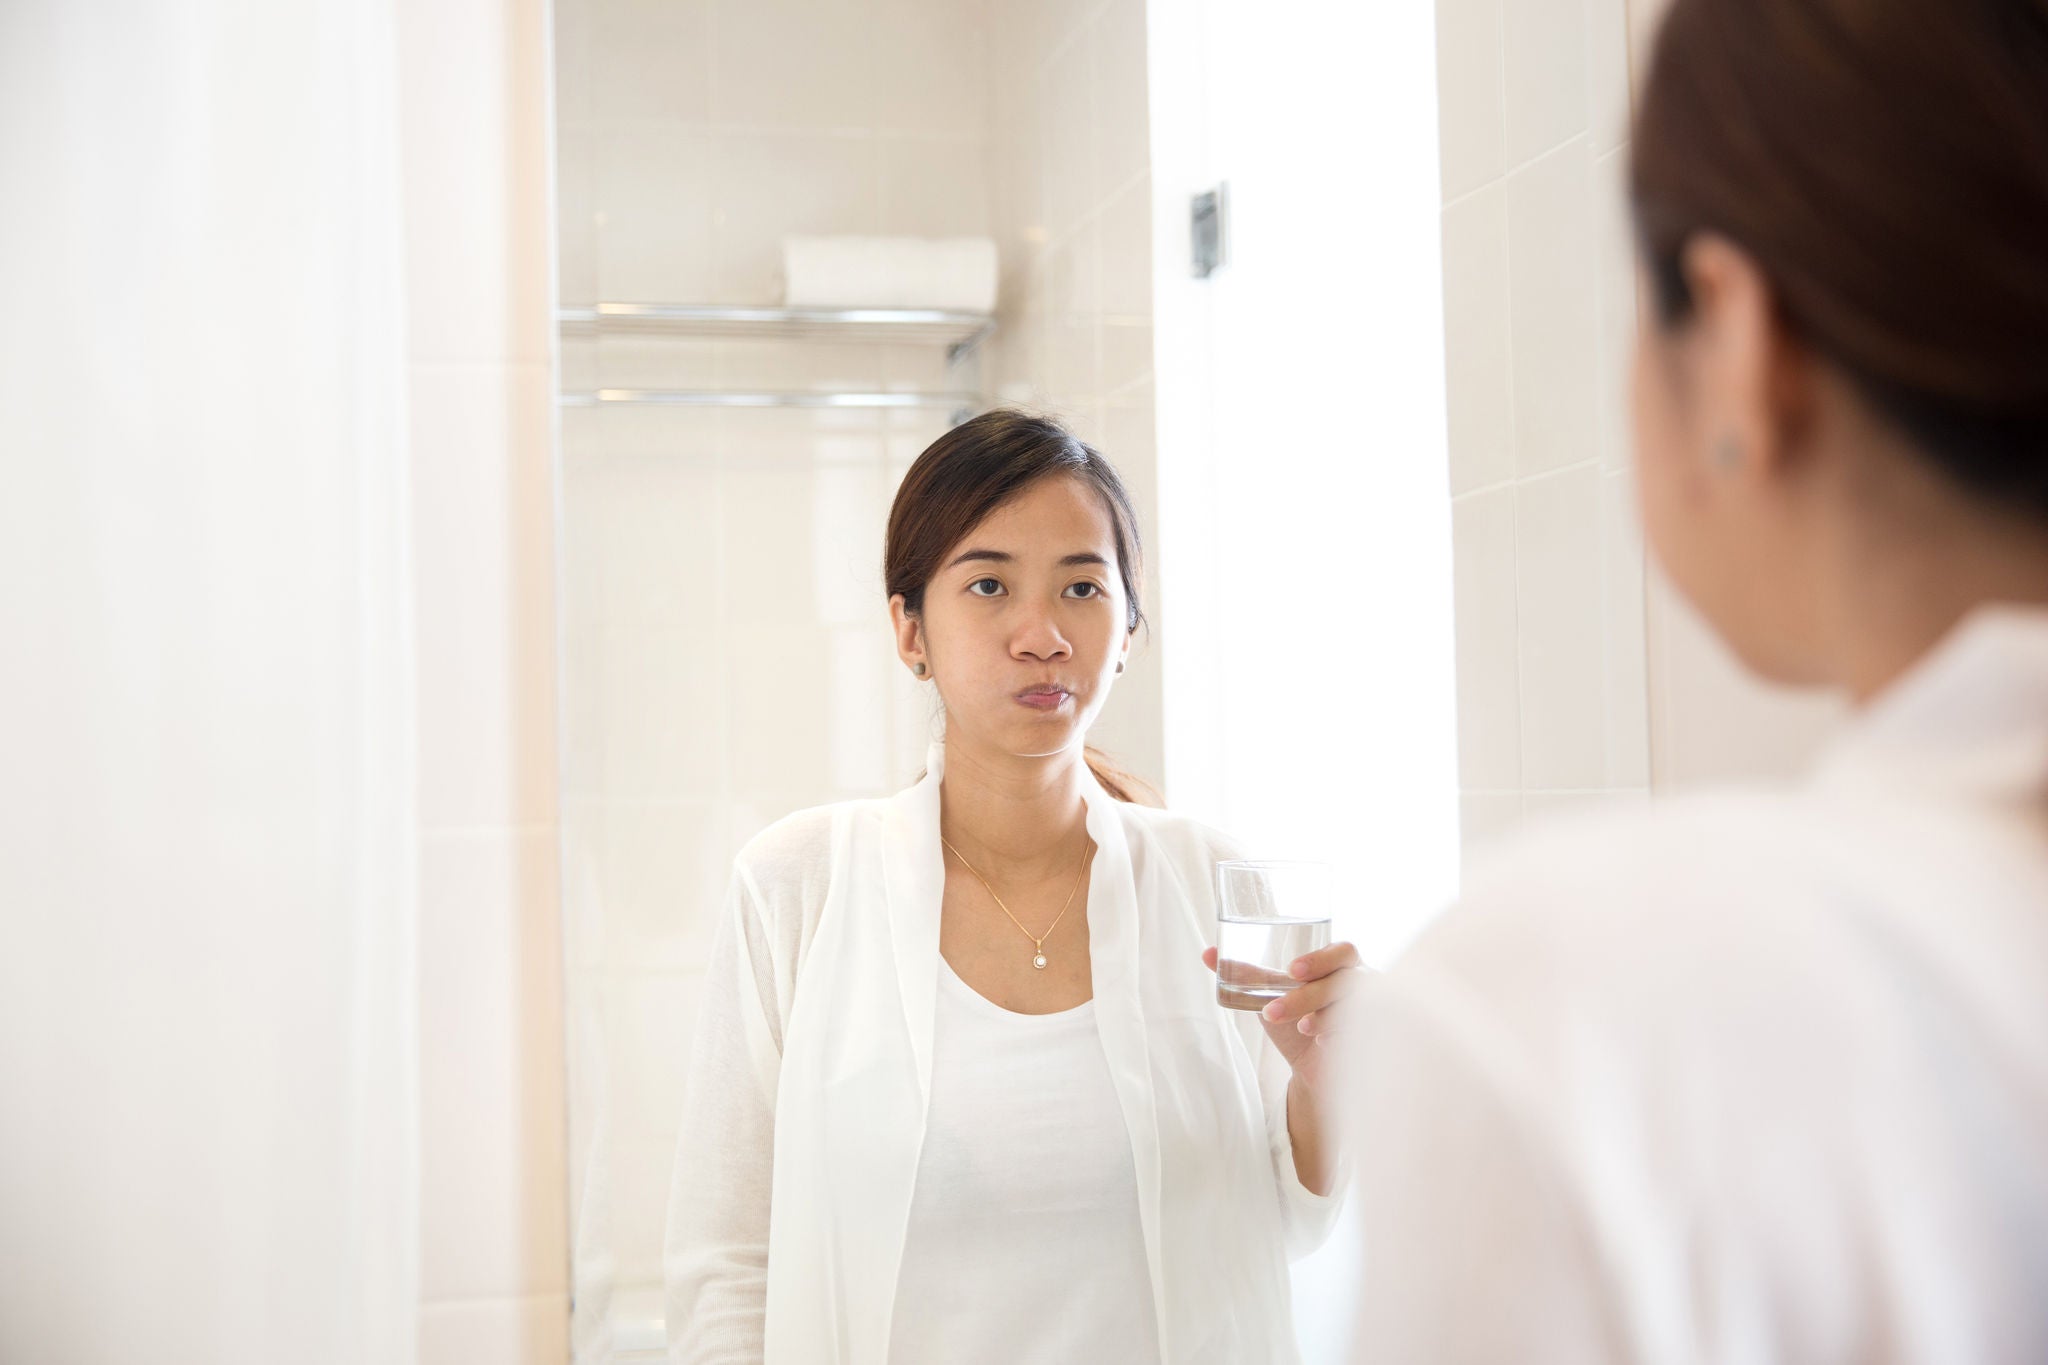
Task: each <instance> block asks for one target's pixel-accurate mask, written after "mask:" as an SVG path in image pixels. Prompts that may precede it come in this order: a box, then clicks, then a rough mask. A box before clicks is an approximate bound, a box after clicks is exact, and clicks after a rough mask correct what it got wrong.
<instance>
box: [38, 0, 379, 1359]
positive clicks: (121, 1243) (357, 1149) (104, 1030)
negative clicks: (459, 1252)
mask: <svg viewBox="0 0 2048 1365" xmlns="http://www.w3.org/2000/svg"><path fill="white" fill-rule="evenodd" d="M392 48H393V43H392V10H391V6H390V4H389V3H388V2H387V3H371V2H369V0H246V3H241V4H225V3H205V0H186V2H184V3H178V2H177V0H144V2H142V3H128V4H120V3H104V4H78V3H74V0H5V3H0V206H4V207H0V917H4V922H0V935H4V936H0V1105H4V1117H0V1360H5V1361H10V1362H11V1361H21V1362H31V1361H33V1362H39V1363H46V1365H97V1363H98V1362H116V1361H119V1362H140V1361H149V1362H151V1363H152V1365H183V1363H184V1362H193V1363H194V1365H198V1363H199V1362H206V1365H222V1363H226V1362H251V1365H254V1362H259V1361H260V1362H266V1365H267V1363H268V1362H275V1361H285V1360H289V1361H293V1362H299V1363H301V1365H305V1363H308V1362H311V1363H315V1365H318V1363H321V1362H343V1361H347V1362H369V1361H376V1362H408V1361H411V1360H412V1359H413V1358H414V1351H415V1346H414V1342H415V1327H414V1319H415V1304H416V1301H417V1297H418V1295H417V1285H416V1280H417V1271H416V1265H415V1263H416V1252H415V1250H414V1245H415V1243H416V1240H417V1235H416V1222H417V1213H416V1198H415V1185H416V1182H417V1177H416V1174H415V1165H416V1163H415V1157H414V1144H415V1140H416V1139H415V1131H416V1126H417V1125H416V1120H415V1108H416V1107H415V1102H414V1097H413V1091H414V1084H413V1071H414V1066H415V1062H414V1058H415V1056H416V1053H417V1048H416V1038H415V1033H416V1029H415V1021H414V1015H415V1007H414V990H413V965H412V955H413V944H414V926H413V918H414V915H413V898H414V875H413V868H414V851H413V828H414V820H413V776H412V771H411V765H412V753H413V744H412V735H411V727H412V714H413V707H412V660H411V657H410V648H411V645H410V641H411V629H410V623H409V618H408V612H409V606H408V602H409V597H410V565H409V556H408V549H407V536H408V510H407V493H406V463H405V454H406V452H405V443H404V429H405V427H404V412H405V409H404V397H405V395H404V390H403V375H404V352H403V337H402V325H403V320H404V319H403V312H402V300H401V297H400V292H399V290H400V280H401V269H400V266H401V256H400V238H399V219H398V214H397V207H398V202H397V195H398V165H397V148H396V145H395V126H396V118H395V116H396V94H395V81H394V65H395V63H394V57H393V50H392Z"/></svg>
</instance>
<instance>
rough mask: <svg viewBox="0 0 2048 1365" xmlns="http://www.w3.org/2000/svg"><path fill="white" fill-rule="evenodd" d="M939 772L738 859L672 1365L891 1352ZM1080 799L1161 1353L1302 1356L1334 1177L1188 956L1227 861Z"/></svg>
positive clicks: (675, 1309)
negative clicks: (1293, 1133)
mask: <svg viewBox="0 0 2048 1365" xmlns="http://www.w3.org/2000/svg"><path fill="white" fill-rule="evenodd" d="M943 771H944V749H943V746H941V745H937V744H934V745H933V746H932V749H931V752H930V755H929V759H928V765H927V772H926V775H925V777H924V779H923V780H922V781H921V782H919V783H918V784H917V785H916V786H914V787H911V788H910V789H908V790H906V791H904V792H902V793H900V794H898V795H896V796H894V797H888V798H880V799H875V800H866V801H847V802H842V803H839V804H836V805H830V806H821V807H817V808H814V809H811V810H805V811H799V812H798V813H796V814H794V815H791V816H789V817H787V818H786V819H784V820H781V821H779V822H778V823H776V824H775V825H772V826H770V827H769V828H768V829H767V830H764V831H763V832H762V833H761V834H760V835H758V836H756V837H755V838H754V840H753V841H752V842H750V843H749V844H748V845H747V846H746V848H745V849H743V850H742V851H741V853H740V855H739V857H738V859H737V860H736V861H735V864H734V868H733V877H732V884H731V888H730V891H729V892H728V895H727V900H726V905H725V910H724V913H723V915H722V917H721V920H720V923H719V925H718V929H717V933H716V937H715V940H714V943H713V946H712V952H711V960H710V964H709V972H708V975H707V981H706V986H705V994H706V998H705V1001H704V1008H703V1012H702V1016H701V1019H700V1023H699V1027H698V1030H697V1035H696V1041H695V1047H694V1050H693V1053H692V1056H691V1058H690V1069H689V1078H688V1083H687V1086H686V1097H685V1105H684V1118H683V1127H682V1133H681V1138H680V1141H679V1143H678V1146H677V1152H676V1166H675V1181H674V1185H673V1188H672V1191H671V1195H670V1202H669V1214H668V1233H667V1243H666V1250H665V1256H664V1268H665V1279H666V1282H667V1294H666V1306H667V1331H668V1341H669V1354H670V1358H671V1360H672V1361H675V1362H678V1363H679V1365H680V1363H681V1362H688V1363H689V1365H703V1363H704V1362H738V1361H748V1362H756V1361H765V1362H769V1365H828V1363H829V1362H840V1363H842V1365H882V1362H884V1361H885V1360H886V1358H887V1355H888V1346H889V1332H890V1314H891V1310H892V1307H893V1305H894V1303H895V1299H896V1278H897V1270H898V1267H899V1265H900V1263H901V1259H902V1254H903V1237H904V1228H905V1224H906V1220H907V1218H908V1215H909V1211H910V1203H911V1194H912V1189H913V1185H914V1182H915V1179H916V1174H917V1168H918V1158H919V1147H920V1143H921V1141H922V1139H923V1132H924V1123H925V1112H926V1105H927V1102H928V1100H929V1096H930V1082H931V1064H932V1018H933V1002H934V993H935V991H936V989H937V984H938V962H939V903H940V897H941V893H942V891H943V889H944V885H945V867H944V863H943V862H942V860H941V850H940V846H939V839H938V834H939V781H940V776H941V774H942V773H943ZM1084 795H1085V798H1086V802H1087V826H1088V833H1089V836H1090V837H1091V838H1092V839H1093V840H1094V842H1095V844H1096V847H1097V852H1096V855H1095V863H1094V871H1093V874H1092V877H1091V880H1090V884H1089V897H1088V929H1089V960H1090V965H1091V968H1092V970H1093V982H1094V1000H1095V1019H1096V1026H1097V1028H1098V1029H1099V1031H1100V1033H1101V1038H1102V1048H1103V1052H1104V1054H1105V1055H1106V1056H1107V1058H1108V1061H1109V1069H1110V1073H1111V1076H1112V1078H1113V1081H1114V1083H1115V1087H1116V1091H1117V1095H1118V1098H1119V1100H1120V1102H1121V1106H1122V1110H1123V1116H1124V1122H1125V1124H1126V1126H1127V1127H1128V1129H1129V1132H1130V1140H1131V1153H1132V1157H1133V1160H1134V1164H1135V1166H1136V1169H1137V1176H1138V1212H1139V1218H1140V1222H1141V1224H1142V1233H1143V1237H1144V1242H1145V1248H1146V1252H1147V1260H1148V1263H1149V1268H1150V1272H1151V1288H1152V1293H1151V1300H1152V1302H1151V1303H1150V1304H1147V1305H1144V1308H1145V1310H1146V1311H1151V1312H1153V1313H1155V1314H1156V1317H1157V1322H1158V1336H1159V1341H1160V1345H1161V1355H1162V1359H1163V1360H1164V1361H1166V1362H1168V1363H1169V1365H1195V1363H1196V1362H1216V1365H1260V1362H1289V1361H1294V1360H1296V1359H1297V1354H1296V1349H1295V1344H1294V1331H1293V1325H1292V1320H1291V1313H1290V1300H1289V1284H1288V1270H1287V1262H1288V1260H1289V1259H1291V1258H1294V1257H1299V1256H1301V1255H1303V1254H1305V1253H1306V1252H1308V1251H1310V1250H1313V1249H1314V1248H1315V1247H1316V1246H1317V1245H1319V1244H1320V1243H1321V1242H1322V1240H1323V1239H1324V1237H1325V1236H1326V1235H1327V1234H1328V1232H1329V1229H1330V1226H1331V1223H1332V1222H1333V1220H1334V1218H1335V1215H1336V1211H1337V1205H1338V1203H1339V1200H1340V1195H1341V1189H1342V1186H1341V1184H1340V1185H1339V1187H1338V1192H1337V1193H1332V1194H1330V1195H1317V1194H1314V1193H1312V1192H1311V1191H1309V1190H1308V1189H1307V1188H1306V1187H1304V1186H1303V1185H1302V1184H1301V1182H1300V1180H1299V1179H1298V1177H1297V1176H1296V1174H1295V1170H1294V1155H1293V1145H1292V1142H1291V1140H1290V1138H1289V1136H1288V1132H1287V1116H1286V1096H1287V1081H1288V1068H1287V1064H1286V1061H1285V1060H1284V1059H1283V1058H1282V1057H1281V1056H1280V1054H1279V1052H1278V1051H1277V1050H1276V1049H1275V1048H1273V1047H1272V1046H1271V1044H1270V1043H1269V1042H1268V1041H1267V1040H1266V1038H1265V1036H1264V1029H1263V1027H1262V1025H1261V1024H1260V1022H1259V1020H1258V1017H1257V1016H1256V1015H1254V1014H1250V1013H1245V1012H1240V1011H1234V1010H1225V1009H1222V1008H1221V1007H1219V1006H1218V1005H1217V1004H1216V999H1215V984H1214V978H1213V976H1212V975H1211V974H1210V973H1209V972H1208V970H1206V969H1205V968H1204V967H1203V966H1202V963H1201V952H1202V949H1203V948H1204V947H1205V946H1206V945H1209V944H1212V943H1214V942H1215V922H1216V906H1215V896H1214V892H1213V889H1212V887H1213V881H1212V876H1211V869H1212V865H1213V864H1214V863H1215V862H1216V861H1217V860H1218V859H1222V858H1229V857H1233V856H1237V855H1236V853H1235V850H1233V849H1232V848H1231V847H1230V846H1229V844H1228V843H1227V842H1226V841H1225V840H1224V839H1223V838H1222V837H1221V836H1219V835H1217V834H1216V833H1214V832H1213V831H1211V830H1209V829H1206V828H1204V827H1203V826H1201V825H1199V824H1197V823H1195V822H1194V821H1191V820H1187V819H1184V818H1181V817H1179V816H1175V815H1172V814H1169V813H1167V812H1165V811H1160V810H1156V809H1152V808H1148V807H1144V806H1136V805H1131V804H1129V803H1126V802H1121V801H1117V800H1116V799H1114V798H1113V797H1111V796H1110V795H1109V794H1108V793H1107V792H1105V791H1104V790H1103V789H1102V787H1101V785H1100V784H1099V783H1097V782H1096V781H1095V780H1094V778H1093V776H1092V775H1090V776H1088V777H1087V778H1086V780H1085V782H1084ZM1341 1179H1342V1167H1341V1166H1340V1181H1341ZM1075 1250H1076V1253H1077V1255H1085V1252H1086V1248H1085V1247H1077V1248H1075ZM1047 1311H1048V1312H1057V1311H1058V1306H1057V1305H1055V1304H1048V1305H1047Z"/></svg>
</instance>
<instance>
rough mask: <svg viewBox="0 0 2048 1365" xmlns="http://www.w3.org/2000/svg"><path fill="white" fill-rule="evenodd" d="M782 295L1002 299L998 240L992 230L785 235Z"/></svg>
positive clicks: (818, 304)
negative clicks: (974, 233) (984, 233)
mask: <svg viewBox="0 0 2048 1365" xmlns="http://www.w3.org/2000/svg"><path fill="white" fill-rule="evenodd" d="M782 277H783V302H784V303H785V304H786V305H787V306H789V307H791V308H938V309H944V310H946V311H948V312H961V313H989V312H993V311H994V310H995V306H996V244H995V243H994V242H993V241H991V240H989V239H988V238H986V237H785V238H783V240H782Z"/></svg>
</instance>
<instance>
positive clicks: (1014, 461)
mask: <svg viewBox="0 0 2048 1365" xmlns="http://www.w3.org/2000/svg"><path fill="white" fill-rule="evenodd" d="M1058 475H1065V476H1068V477H1070V478H1076V479H1080V480H1081V481H1082V482H1084V483H1086V484H1088V485H1090V486H1091V487H1092V488H1093V489H1094V490H1095V492H1096V494H1097V496H1099V497H1100V498H1101V499H1102V504H1103V508H1104V510H1105V511H1107V512H1108V513H1109V524H1110V527H1111V532H1112V534H1113V535H1114V537H1115V541H1116V568H1117V573H1118V574H1119V575H1120V576H1121V577H1122V579H1123V588H1124V601H1125V603H1126V604H1127V607H1126V617H1125V621H1124V628H1125V630H1126V631H1135V630H1137V628H1138V627H1139V626H1141V625H1144V624H1146V622H1145V610H1144V607H1143V605H1142V603H1141V601H1140V596H1141V594H1140V592H1139V585H1140V584H1141V583H1142V582H1143V581H1144V548H1143V545H1142V544H1141V542H1140V541H1139V539H1138V517H1137V513H1136V512H1134V511H1133V510H1132V508H1131V495H1130V494H1129V493H1128V492H1126V491H1125V489H1124V482H1123V480H1122V479H1120V478H1118V477H1117V472H1116V470H1115V468H1114V467H1112V466H1111V465H1110V463H1109V461H1108V460H1106V459H1104V458H1103V457H1102V453H1101V452H1100V451H1098V450H1096V449H1095V448H1094V447H1093V446H1091V445H1089V444H1088V443H1087V442H1085V441H1083V440H1081V439H1080V438H1079V437H1077V436H1075V435H1074V434H1073V433H1072V432H1070V431H1068V430H1067V429H1066V428H1065V427H1063V426H1061V425H1060V424H1059V423H1058V422H1055V421H1053V420H1052V419H1051V418H1049V417H1040V416H1036V415H1034V414H1032V413H1028V412H1020V411H1018V410H1016V409H1015V408H996V409H994V410H992V411H989V412H984V413H982V414H981V415H980V416H979V417H974V418H971V419H969V420H968V421H965V422H962V423H961V424H960V425H959V426H957V427H954V428H953V429H952V430H951V431H949V432H947V433H946V434H945V435H943V436H941V437H939V439H938V440H936V441H933V442H932V443H931V444H930V445H929V446H927V447H925V451H924V453H923V454H922V455H920V456H918V457H917V461H916V463H914V464H912V465H911V466H910V469H909V471H908V472H907V473H905V474H904V476H903V483H902V486H900V487H899V488H898V489H897V490H896V501H895V503H894V504H893V505H892V506H891V507H890V508H889V532H888V539H887V542H886V544H885V545H884V547H883V551H882V583H883V588H882V591H883V592H884V594H886V595H887V596H889V597H895V596H897V595H898V594H901V595H902V597H903V607H904V610H905V611H907V612H909V613H910V614H911V615H913V616H914V615H916V614H918V613H919V612H922V611H923V610H924V590H925V587H926V585H928V584H929V583H930V582H931V581H932V579H933V578H934V577H935V576H936V575H937V574H938V571H939V566H940V564H941V563H942V562H943V560H944V559H945V556H946V552H947V551H948V550H950V549H952V548H953V547H954V546H955V545H958V544H959V543H960V542H961V540H962V539H964V538H965V537H966V536H967V534H968V533H969V532H970V531H972V530H973V529H974V528H975V527H976V526H979V525H980V524H981V523H982V521H983V519H984V518H986V517H987V516H988V515H989V513H991V512H993V511H995V510H996V509H997V508H998V507H1000V506H1002V505H1003V504H1004V503H1006V502H1008V501H1009V500H1010V499H1011V498H1014V497H1016V496H1017V495H1018V494H1019V493H1022V492H1023V491H1024V490H1025V489H1026V488H1028V487H1029V486H1031V485H1032V484H1034V483H1036V482H1038V481H1039V480H1040V479H1045V478H1052V477H1054V476H1058ZM1083 753H1084V756H1085V758H1086V759H1087V762H1088V767H1089V769H1090V770H1091V771H1092V772H1094V774H1095V779H1096V781H1098V782H1100V783H1101V784H1102V787H1103V790H1105V791H1107V792H1108V793H1109V794H1110V795H1111V796H1114V797H1115V798H1116V799H1117V800H1119V801H1132V802H1143V803H1146V804H1157V801H1158V797H1157V793H1155V792H1153V791H1152V790H1151V788H1150V787H1149V786H1147V785H1146V784H1145V783H1144V782H1143V781H1142V780H1140V779H1139V778H1137V777H1134V776H1132V775H1131V774H1130V773H1127V772H1125V771H1123V769H1121V768H1119V767H1118V766H1117V765H1116V764H1115V763H1114V762H1112V761H1111V760H1110V759H1109V758H1108V757H1107V756H1106V755H1104V754H1103V753H1102V752H1101V751H1099V750H1097V749H1094V748H1092V747H1090V748H1087V749H1084V751H1083Z"/></svg>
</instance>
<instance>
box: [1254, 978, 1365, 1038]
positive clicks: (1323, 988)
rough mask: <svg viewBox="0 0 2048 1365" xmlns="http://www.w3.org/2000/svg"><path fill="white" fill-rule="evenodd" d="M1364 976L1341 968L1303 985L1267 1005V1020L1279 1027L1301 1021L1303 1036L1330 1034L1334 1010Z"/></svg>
mask: <svg viewBox="0 0 2048 1365" xmlns="http://www.w3.org/2000/svg"><path fill="white" fill-rule="evenodd" d="M1363 975H1364V974H1363V973H1361V972H1359V971H1356V970H1346V969H1337V970H1333V971H1331V972H1329V973H1328V974H1327V975H1324V976H1320V977H1317V978H1316V979H1315V980H1313V981H1307V982H1303V983H1302V984H1301V985H1299V986H1296V987H1295V988H1294V989H1293V990H1291V991H1289V992H1287V994H1285V995H1283V996H1281V997H1280V998H1279V999H1278V1000H1275V1001H1274V1002H1273V1003H1271V1004H1270V1005H1267V1006H1266V1008H1265V1010H1264V1011H1263V1013H1264V1015H1265V1018H1266V1020H1267V1022H1269V1023H1275V1024H1278V1023H1284V1022H1287V1021H1289V1020H1300V1021H1302V1022H1301V1031H1302V1032H1303V1033H1327V1032H1328V1031H1329V1030H1330V1029H1331V1027H1332V1026H1333V1024H1334V1021H1333V1020H1332V1019H1331V1018H1330V1017H1329V1014H1330V1012H1331V1011H1332V1007H1334V1006H1336V1005H1337V1004H1339V1003H1340V1002H1341V1001H1342V1000H1343V999H1344V998H1345V997H1346V996H1347V995H1349V994H1350V993H1351V992H1352V990H1354V989H1355V988H1356V987H1357V986H1358V983H1359V982H1360V980H1362V979H1363Z"/></svg>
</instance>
